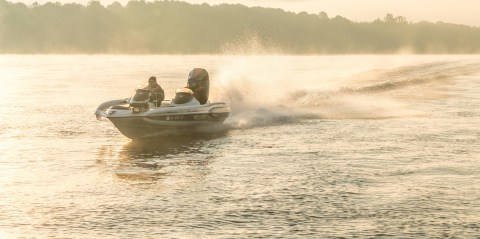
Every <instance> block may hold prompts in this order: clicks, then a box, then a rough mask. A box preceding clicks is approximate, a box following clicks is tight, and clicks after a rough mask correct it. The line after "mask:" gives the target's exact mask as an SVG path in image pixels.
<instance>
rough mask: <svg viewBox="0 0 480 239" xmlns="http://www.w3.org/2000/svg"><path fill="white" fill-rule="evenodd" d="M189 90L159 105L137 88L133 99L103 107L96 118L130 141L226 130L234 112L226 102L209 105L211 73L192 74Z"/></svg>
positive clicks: (197, 70) (151, 95) (198, 71)
mask: <svg viewBox="0 0 480 239" xmlns="http://www.w3.org/2000/svg"><path fill="white" fill-rule="evenodd" d="M187 87H188V88H181V89H177V90H176V91H175V95H174V97H173V98H172V99H171V100H162V101H159V100H158V97H157V96H156V93H155V92H152V91H150V90H146V89H141V88H137V89H136V90H135V91H134V94H133V96H132V97H130V98H126V99H119V100H112V101H108V102H105V103H102V104H100V105H99V106H98V107H97V109H96V111H95V115H96V117H97V119H98V120H103V119H108V120H110V121H111V122H112V123H113V125H114V126H115V127H116V128H117V129H118V130H119V131H120V132H121V133H122V134H123V135H125V136H126V137H128V138H130V139H142V138H151V137H159V136H169V135H187V134H199V133H200V134H204V133H212V132H217V131H218V130H222V129H224V126H223V122H224V121H225V119H226V118H227V117H228V115H229V113H230V109H229V107H228V106H227V104H226V103H224V102H210V101H208V88H209V78H208V73H207V72H206V71H205V70H204V69H201V68H195V69H193V70H192V72H190V74H189V79H188V84H187Z"/></svg>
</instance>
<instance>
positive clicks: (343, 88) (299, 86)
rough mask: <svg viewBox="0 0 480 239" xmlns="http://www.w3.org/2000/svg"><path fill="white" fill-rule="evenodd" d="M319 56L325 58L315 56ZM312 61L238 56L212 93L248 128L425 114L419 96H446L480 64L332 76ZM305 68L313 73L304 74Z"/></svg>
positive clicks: (222, 71)
mask: <svg viewBox="0 0 480 239" xmlns="http://www.w3.org/2000/svg"><path fill="white" fill-rule="evenodd" d="M290 59H291V58H290ZM313 59H314V58H313ZM318 59H323V60H324V59H325V58H317V59H315V60H317V61H318ZM317 64H318V65H319V66H322V65H325V64H324V63H323V62H317ZM337 64H338V63H337ZM346 64H348V62H346ZM291 65H294V64H291ZM312 66H313V67H312ZM312 66H310V67H309V68H308V69H307V68H306V69H293V68H291V67H290V65H289V64H288V62H286V61H285V57H282V56H281V55H270V56H264V55H235V56H232V57H230V58H229V59H228V60H227V61H226V62H225V64H223V65H222V66H221V67H220V69H218V70H217V72H216V76H215V77H214V79H215V84H213V85H214V86H216V88H213V90H212V93H213V94H212V95H213V98H217V99H220V100H222V101H225V102H227V103H228V104H229V105H230V107H231V111H232V112H231V115H230V117H229V119H228V120H227V121H226V123H227V124H230V125H232V126H233V127H242V128H243V127H255V126H264V125H272V124H279V123H287V122H292V121H296V120H302V119H311V118H314V119H382V118H398V117H412V116H425V115H427V114H428V112H423V111H422V110H421V109H419V107H418V105H415V102H414V101H413V99H417V100H418V99H419V97H421V98H422V99H423V100H425V99H436V98H439V97H445V96H446V95H448V89H449V84H451V83H452V81H453V80H454V79H455V77H457V76H459V75H464V74H466V73H470V72H472V71H476V69H478V67H477V66H471V65H468V64H464V65H462V66H459V65H458V63H456V62H434V63H428V64H412V65H403V66H400V67H394V68H392V69H380V70H378V69H375V68H374V66H363V70H362V71H360V72H358V71H357V72H354V71H352V72H351V73H350V75H349V76H346V77H345V75H334V74H332V75H329V74H328V73H325V72H328V71H329V69H326V68H325V67H319V68H318V69H315V68H314V65H313V64H312ZM332 71H333V72H335V73H336V72H341V69H333V70H332ZM303 72H308V74H309V75H307V76H302V73H303ZM316 72H318V74H316ZM359 73H360V74H359ZM312 82H313V83H312Z"/></svg>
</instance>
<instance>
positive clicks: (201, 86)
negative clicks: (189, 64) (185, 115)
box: [187, 68, 210, 105]
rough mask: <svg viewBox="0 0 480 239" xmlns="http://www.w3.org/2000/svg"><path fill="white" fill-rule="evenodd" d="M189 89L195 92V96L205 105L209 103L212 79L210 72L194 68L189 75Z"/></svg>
mask: <svg viewBox="0 0 480 239" xmlns="http://www.w3.org/2000/svg"><path fill="white" fill-rule="evenodd" d="M187 88H189V89H191V90H192V91H193V96H195V98H196V99H197V100H198V101H199V102H200V104H202V105H203V104H205V103H207V101H208V93H209V90H210V79H209V77H208V72H207V71H206V70H205V69H202V68H194V69H193V70H192V71H190V74H188V83H187Z"/></svg>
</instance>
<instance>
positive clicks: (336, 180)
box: [0, 55, 480, 238]
mask: <svg viewBox="0 0 480 239" xmlns="http://www.w3.org/2000/svg"><path fill="white" fill-rule="evenodd" d="M194 67H202V68H205V69H207V70H208V71H209V73H210V79H211V86H212V88H211V94H210V96H211V97H210V100H211V101H225V102H227V103H228V104H229V106H230V108H231V110H232V113H231V115H230V117H229V118H228V119H227V121H226V122H225V124H226V126H227V128H228V131H227V132H225V133H222V134H217V135H204V136H202V135H196V136H193V137H171V138H167V139H156V140H149V141H131V140H129V139H128V138H126V137H124V136H123V135H121V134H120V133H119V132H118V131H117V130H116V129H115V127H114V126H113V125H112V124H111V123H110V122H108V121H107V122H102V121H97V120H96V119H95V117H94V114H93V113H94V111H95V109H96V107H97V106H98V105H99V104H100V103H102V102H105V101H108V100H113V99H121V98H127V97H129V96H130V95H131V94H132V92H133V90H134V89H135V87H136V86H137V85H142V84H143V85H144V84H146V83H147V79H148V77H150V76H151V75H155V76H156V77H157V79H158V81H159V83H160V84H161V85H162V87H163V88H164V89H165V92H166V96H167V97H166V98H170V97H171V96H173V93H174V91H175V89H176V88H180V87H183V86H184V85H185V84H186V78H187V75H188V72H189V71H190V70H191V69H192V68H194ZM0 102H1V105H2V107H0V115H1V116H0V117H1V118H0V238H257V237H263V238H265V237H266V238H280V237H284V238H324V237H329V238H335V237H347V238H351V237H357V238H372V237H396V238H432V237H433V238H443V237H459V238H473V237H478V235H480V147H479V146H480V107H479V106H480V56H449V55H438V56H413V55H397V56H395V55H391V56H390V55H378V56H376V55H356V56H241V55H237V56H168V55H165V56H141V55H139V56H135V55H132V56H122V55H119V56H116V55H1V56H0Z"/></svg>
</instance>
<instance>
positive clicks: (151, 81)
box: [148, 76, 157, 83]
mask: <svg viewBox="0 0 480 239" xmlns="http://www.w3.org/2000/svg"><path fill="white" fill-rule="evenodd" d="M153 82H157V78H156V77H155V76H151V77H150V78H149V79H148V83H153Z"/></svg>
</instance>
